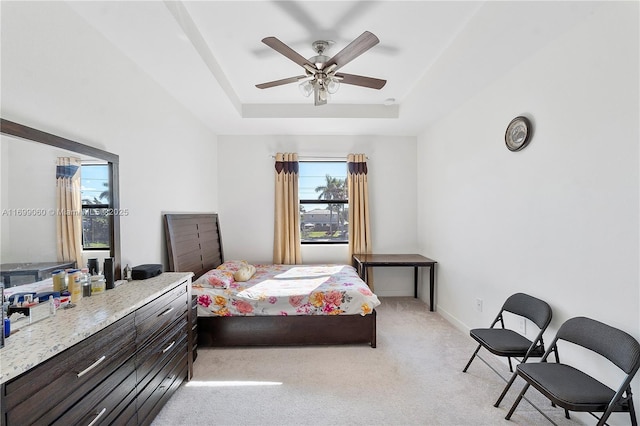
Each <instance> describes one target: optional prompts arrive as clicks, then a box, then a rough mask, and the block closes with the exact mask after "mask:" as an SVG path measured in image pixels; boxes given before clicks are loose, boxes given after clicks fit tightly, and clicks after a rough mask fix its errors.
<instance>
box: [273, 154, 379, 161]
mask: <svg viewBox="0 0 640 426" xmlns="http://www.w3.org/2000/svg"><path fill="white" fill-rule="evenodd" d="M271 158H276V156H275V155H273V154H272V155H271ZM365 158H366V159H367V160H368V159H369V156H365ZM305 159H318V160H344V161H346V160H347V156H346V155H345V156H342V157H337V156H331V155H298V160H305Z"/></svg>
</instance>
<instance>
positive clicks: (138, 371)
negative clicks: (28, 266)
mask: <svg viewBox="0 0 640 426" xmlns="http://www.w3.org/2000/svg"><path fill="white" fill-rule="evenodd" d="M191 301H192V297H191V274H189V273H165V274H162V275H160V276H159V277H156V278H152V279H149V280H144V281H132V282H129V283H125V284H122V286H119V287H116V288H115V289H113V290H108V291H107V292H106V293H105V294H102V295H95V296H91V297H89V298H86V299H81V300H80V301H79V302H78V304H77V306H76V308H73V309H69V310H60V311H59V312H58V313H57V314H56V316H55V317H52V318H49V319H46V320H44V321H41V322H40V323H36V324H33V325H31V326H28V327H27V328H24V329H22V330H20V331H19V332H18V333H16V334H15V335H12V336H11V337H9V338H8V339H7V340H6V342H5V343H6V346H5V347H4V348H2V349H0V356H1V357H2V358H3V359H2V364H3V365H2V366H1V368H2V377H1V378H0V379H1V380H2V389H1V391H2V393H1V404H0V412H1V414H2V417H1V419H0V421H1V423H2V424H3V425H7V426H11V425H28V424H54V425H58V424H59V425H72V424H85V425H87V424H92V425H99V424H118V425H128V424H131V425H147V424H150V423H151V422H152V420H153V418H154V417H155V415H156V414H157V413H158V412H159V411H160V409H161V408H162V406H163V405H164V403H165V402H166V401H167V400H168V399H169V398H170V397H171V395H172V394H173V392H174V391H175V390H176V389H177V388H178V387H179V386H180V384H181V383H182V382H183V381H185V380H188V379H190V377H191V374H190V372H191V371H192V363H193V359H194V353H193V351H194V346H195V343H194V342H193V341H192V336H193V333H194V329H193V319H192V317H191V316H192V314H193V310H192V306H191ZM123 306H126V307H123ZM72 311H75V312H72ZM87 317H89V318H87ZM93 320H95V321H97V322H99V324H98V325H95V324H92V322H95V321H93ZM44 334H49V336H48V338H44V337H41V335H44ZM51 335H53V336H54V337H51ZM39 336H40V337H39ZM75 340H78V341H77V342H75ZM56 342H59V343H56ZM20 345H23V347H22V348H21V347H20ZM21 353H22V354H23V356H20V354H21ZM30 358H36V359H39V358H46V359H42V360H41V361H40V362H36V363H33V360H30ZM21 369H24V371H23V372H20V370H21Z"/></svg>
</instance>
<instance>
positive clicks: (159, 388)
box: [137, 342, 189, 425]
mask: <svg viewBox="0 0 640 426" xmlns="http://www.w3.org/2000/svg"><path fill="white" fill-rule="evenodd" d="M184 345H185V346H183V348H182V349H181V350H180V351H176V352H175V353H173V354H172V357H171V358H170V359H169V360H168V363H167V364H166V365H165V366H164V368H162V370H160V371H159V372H158V373H157V374H156V375H155V376H154V377H153V378H152V380H151V381H150V382H149V384H148V385H147V388H146V389H145V391H147V392H141V393H139V394H138V399H137V403H138V424H139V425H148V424H150V423H151V421H152V420H153V418H154V417H155V416H156V415H157V414H158V412H159V411H160V410H161V409H162V406H163V405H164V404H165V402H166V401H167V400H168V399H169V398H170V397H171V395H172V394H173V392H175V391H176V389H177V388H178V387H179V386H180V384H181V383H182V382H183V381H184V380H185V379H186V378H187V374H188V370H189V366H188V360H187V351H186V342H185V344H184Z"/></svg>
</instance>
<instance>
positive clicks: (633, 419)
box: [629, 388, 638, 426]
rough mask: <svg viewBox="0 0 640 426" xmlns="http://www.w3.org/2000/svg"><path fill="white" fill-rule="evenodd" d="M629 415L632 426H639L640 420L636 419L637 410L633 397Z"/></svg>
mask: <svg viewBox="0 0 640 426" xmlns="http://www.w3.org/2000/svg"><path fill="white" fill-rule="evenodd" d="M629 389H631V388H629ZM629 414H630V415H631V426H638V419H636V410H635V409H634V408H633V396H632V395H629Z"/></svg>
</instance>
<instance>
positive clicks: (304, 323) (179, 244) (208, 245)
mask: <svg viewBox="0 0 640 426" xmlns="http://www.w3.org/2000/svg"><path fill="white" fill-rule="evenodd" d="M164 225H165V238H166V242H167V252H168V255H169V270H170V271H176V272H193V273H194V280H195V279H197V278H198V277H200V276H201V275H202V274H204V273H205V272H207V271H210V270H211V269H214V268H216V267H217V266H218V265H220V264H222V263H223V262H224V255H223V250H222V236H221V233H220V222H219V220H218V215H217V214H216V213H203V214H166V215H164ZM355 343H367V344H369V345H371V347H372V348H375V347H376V311H375V310H374V311H373V312H372V313H371V314H370V315H331V316H324V315H309V316H302V315H290V316H253V317H198V346H200V347H203V346H215V347H221V346H276V345H335V344H355Z"/></svg>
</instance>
